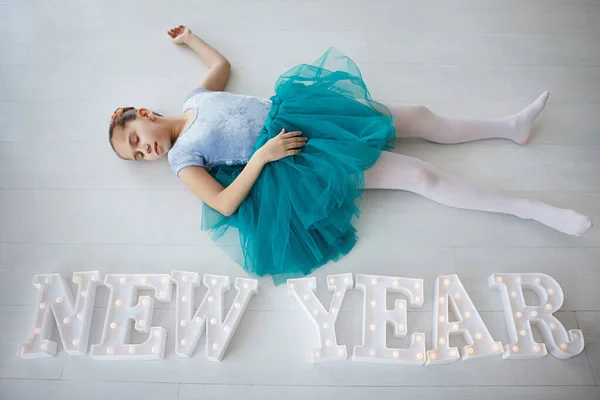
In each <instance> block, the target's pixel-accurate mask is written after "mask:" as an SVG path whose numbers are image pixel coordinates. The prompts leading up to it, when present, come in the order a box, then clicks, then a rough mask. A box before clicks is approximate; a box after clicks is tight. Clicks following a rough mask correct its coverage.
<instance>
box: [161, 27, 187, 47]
mask: <svg viewBox="0 0 600 400" xmlns="http://www.w3.org/2000/svg"><path fill="white" fill-rule="evenodd" d="M167 33H168V34H169V36H170V37H171V39H172V40H173V43H177V44H183V43H185V42H186V41H187V39H188V38H189V37H190V35H191V34H192V31H191V30H190V29H189V28H187V27H185V26H183V25H179V26H178V27H176V28H173V29H171V30H170V31H169V32H167Z"/></svg>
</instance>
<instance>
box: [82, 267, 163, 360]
mask: <svg viewBox="0 0 600 400" xmlns="http://www.w3.org/2000/svg"><path fill="white" fill-rule="evenodd" d="M104 285H106V286H107V287H108V288H109V289H110V297H109V299H108V306H107V308H106V319H105V321H104V329H103V331H102V338H101V339H100V343H98V344H95V345H93V346H92V348H91V350H90V357H92V358H94V359H109V360H111V359H112V360H157V359H162V358H164V354H165V344H166V342H167V330H166V329H165V328H163V327H157V326H152V327H150V325H151V324H152V314H153V311H154V299H153V298H152V297H150V296H140V298H139V301H138V303H137V304H136V305H135V306H132V303H133V301H134V299H135V296H136V295H137V290H138V289H144V290H149V289H154V293H155V297H156V299H157V300H158V301H160V302H163V303H168V302H169V301H171V293H172V290H173V284H172V283H171V277H170V276H169V275H167V274H148V275H144V274H124V275H120V274H111V275H106V277H105V279H104ZM130 320H133V321H134V322H135V324H134V326H133V327H134V329H135V330H137V331H138V332H141V333H150V335H149V336H148V339H147V340H146V341H145V342H144V343H140V344H132V343H129V336H130V334H131V326H130Z"/></svg>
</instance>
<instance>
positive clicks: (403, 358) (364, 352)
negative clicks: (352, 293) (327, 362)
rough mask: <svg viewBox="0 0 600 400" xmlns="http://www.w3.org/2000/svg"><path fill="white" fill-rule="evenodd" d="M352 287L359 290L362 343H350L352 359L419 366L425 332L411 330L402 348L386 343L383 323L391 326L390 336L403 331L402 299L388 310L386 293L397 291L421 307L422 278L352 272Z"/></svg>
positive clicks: (403, 304)
mask: <svg viewBox="0 0 600 400" xmlns="http://www.w3.org/2000/svg"><path fill="white" fill-rule="evenodd" d="M356 288H357V289H359V290H361V291H362V292H363V330H362V332H363V334H362V345H361V346H354V355H353V357H352V359H353V360H354V361H365V362H377V363H395V364H408V365H423V364H424V363H425V334H424V333H422V332H415V333H413V334H412V335H411V337H410V346H409V347H408V348H406V349H395V348H388V347H387V346H386V333H387V332H386V326H387V324H388V323H390V324H391V325H392V326H393V327H394V337H405V336H406V333H407V322H406V317H407V315H406V300H405V299H398V300H396V303H395V305H394V308H393V309H392V310H388V309H387V306H386V304H387V303H386V297H387V293H388V292H393V293H401V294H402V295H404V296H406V298H408V301H409V304H410V306H411V307H415V308H421V306H423V279H413V278H394V277H386V276H375V275H361V274H358V275H356Z"/></svg>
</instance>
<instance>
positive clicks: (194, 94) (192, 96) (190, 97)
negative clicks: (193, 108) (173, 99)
mask: <svg viewBox="0 0 600 400" xmlns="http://www.w3.org/2000/svg"><path fill="white" fill-rule="evenodd" d="M204 93H214V91H213V90H210V89H206V88H203V87H197V88H195V89H194V90H192V91H191V92H189V93H188V94H187V95H186V96H185V98H184V99H183V101H182V102H181V105H182V108H183V109H184V110H185V109H187V108H189V105H190V103H194V102H195V101H196V100H198V98H199V96H202V95H203V94H204Z"/></svg>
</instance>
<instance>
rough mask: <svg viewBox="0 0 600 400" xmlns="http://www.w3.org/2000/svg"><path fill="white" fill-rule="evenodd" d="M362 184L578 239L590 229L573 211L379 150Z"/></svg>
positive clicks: (583, 216) (367, 187)
mask: <svg viewBox="0 0 600 400" xmlns="http://www.w3.org/2000/svg"><path fill="white" fill-rule="evenodd" d="M364 185H365V189H400V190H407V191H410V192H414V193H418V194H420V195H422V196H425V197H427V198H429V199H431V200H433V201H436V202H438V203H441V204H444V205H447V206H451V207H457V208H464V209H469V210H480V211H490V212H496V213H504V214H511V215H515V216H517V217H519V218H523V219H533V220H535V221H538V222H541V223H542V224H544V225H547V226H549V227H551V228H554V229H557V230H559V231H561V232H564V233H567V234H569V235H576V236H579V235H580V234H582V233H584V232H585V231H586V230H588V229H589V228H590V227H591V226H592V223H591V221H590V219H589V218H588V217H586V216H585V215H581V214H579V213H577V212H575V211H573V210H567V209H562V208H557V207H553V206H551V205H548V204H545V203H542V202H540V201H537V200H530V199H523V198H513V197H508V196H504V195H502V194H499V193H493V192H491V191H487V190H484V189H481V188H478V187H476V186H475V185H472V184H470V183H468V182H466V181H464V180H462V179H460V178H457V177H455V176H452V175H450V174H448V173H446V172H444V171H442V170H440V169H438V168H436V167H434V166H432V165H430V164H427V163H426V162H424V161H421V160H418V159H416V158H412V157H408V156H405V155H401V154H396V153H392V152H389V151H383V152H382V154H381V156H380V157H379V159H378V160H377V162H376V163H375V165H374V166H373V167H371V168H369V169H367V170H366V171H365V183H364Z"/></svg>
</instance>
